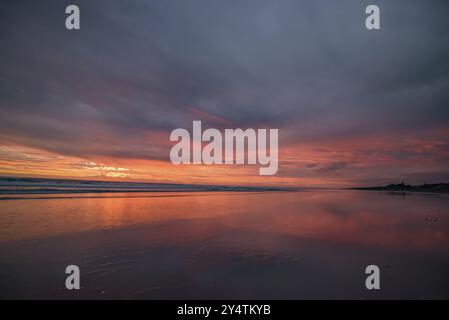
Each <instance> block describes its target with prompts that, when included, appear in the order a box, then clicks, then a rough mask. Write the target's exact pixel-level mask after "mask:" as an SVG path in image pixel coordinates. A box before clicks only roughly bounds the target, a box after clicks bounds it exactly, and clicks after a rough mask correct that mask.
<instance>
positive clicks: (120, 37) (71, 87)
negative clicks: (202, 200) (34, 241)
mask: <svg viewBox="0 0 449 320" xmlns="http://www.w3.org/2000/svg"><path fill="white" fill-rule="evenodd" d="M70 3H71V2H70V1H49V0H45V1H2V4H1V5H0V6H1V16H0V18H1V19H0V27H1V31H0V32H1V38H2V42H1V44H0V46H1V48H0V58H1V59H0V134H1V135H2V136H4V137H7V138H10V139H13V140H14V141H18V142H22V143H27V144H32V145H34V146H39V147H43V148H45V149H49V150H53V151H59V152H63V153H69V154H77V155H80V156H89V155H96V154H99V155H101V154H103V155H111V156H127V155H129V156H132V157H136V158H164V157H166V156H167V155H166V154H165V149H164V144H165V142H161V141H159V140H157V139H156V136H157V137H159V133H161V132H168V131H170V130H172V129H174V128H177V127H186V126H190V125H191V121H192V120H194V119H196V118H198V114H197V113H192V109H195V110H200V111H201V112H206V113H209V114H210V115H212V116H214V117H217V118H223V119H224V120H226V122H225V123H230V124H232V126H233V127H254V126H260V125H263V126H271V127H280V128H284V129H285V130H284V133H285V134H284V135H283V136H284V137H287V138H286V139H288V140H289V141H296V140H298V141H301V140H304V139H307V140H313V139H317V138H322V137H333V138H337V137H339V136H340V137H345V136H353V135H364V134H376V133H381V134H384V133H388V132H396V131H404V132H410V133H411V134H417V132H419V131H420V130H427V129H438V128H441V129H444V128H446V127H447V124H448V120H449V111H448V110H449V108H448V103H449V94H448V92H449V76H448V75H449V59H447V57H448V56H449V33H448V30H449V19H448V12H449V10H448V9H449V5H448V4H447V2H446V1H431V2H430V1H405V0H404V1H376V3H377V4H378V5H379V6H380V7H381V10H382V11H381V25H382V30H381V31H378V32H369V31H367V30H366V29H365V28H364V18H365V15H364V13H363V12H364V8H365V7H366V5H367V4H370V3H371V2H366V1H330V0H329V1H298V0H281V1H268V0H257V1H256V0H243V1H241V0H239V1H237V0H228V1H222V0H220V1H218V0H212V1H206V0H187V1H181V0H177V1H173V0H168V1H167V0H164V1H141V0H133V1H126V2H125V1H111V0H108V1H99V0H95V1H77V4H79V6H80V8H81V30H80V31H75V32H73V31H67V30H65V28H64V19H65V15H64V8H65V6H66V5H68V4H70ZM203 120H207V121H206V122H208V124H209V125H214V126H217V127H222V126H223V125H224V124H223V123H224V122H220V121H216V122H215V121H214V120H213V117H210V118H207V119H203ZM142 133H145V134H146V135H145V136H142ZM152 137H153V138H152ZM145 139H150V140H151V141H150V142H148V140H145ZM80 142H82V143H80ZM148 144H150V145H151V144H152V147H148V148H147V147H145V148H143V146H146V145H148ZM281 144H282V141H281Z"/></svg>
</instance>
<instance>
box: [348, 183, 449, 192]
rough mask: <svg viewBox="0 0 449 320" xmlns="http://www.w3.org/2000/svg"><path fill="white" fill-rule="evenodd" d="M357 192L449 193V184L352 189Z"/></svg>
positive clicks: (397, 185) (392, 185) (398, 185)
mask: <svg viewBox="0 0 449 320" xmlns="http://www.w3.org/2000/svg"><path fill="white" fill-rule="evenodd" d="M351 189H356V190H380V191H382V190H383V191H404V192H405V191H413V192H440V193H449V183H425V184H421V185H417V186H413V185H410V184H404V183H403V182H402V183H398V184H389V185H387V186H384V187H359V188H351Z"/></svg>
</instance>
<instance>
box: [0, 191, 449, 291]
mask: <svg viewBox="0 0 449 320" xmlns="http://www.w3.org/2000/svg"><path fill="white" fill-rule="evenodd" d="M5 198H9V199H5ZM70 264H75V265H77V266H79V268H80V270H81V287H82V288H81V290H72V291H69V290H66V289H65V285H64V284H65V278H66V274H65V267H66V266H67V265H70ZM370 264H375V265H378V266H379V267H380V270H381V289H380V290H376V291H368V290H367V289H366V288H365V278H366V275H365V273H364V271H365V267H366V266H368V265H370ZM448 270H449V195H444V194H411V193H410V194H388V193H384V192H369V191H325V190H305V191H300V192H259V193H256V192H253V193H245V192H184V193H182V192H167V193H166V192H159V193H129V194H127V193H114V194H63V195H61V194H59V195H43V194H39V195H17V196H16V195H14V196H13V197H11V196H9V197H6V196H3V197H2V198H0V298H158V299H167V298H168V299H171V298H179V299H195V298H199V299H201V298H211V299H212V298H234V299H240V298H254V299H258V298H267V299H270V298H271V299H278V298H287V299H302V298H354V299H371V298H449V272H448Z"/></svg>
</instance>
